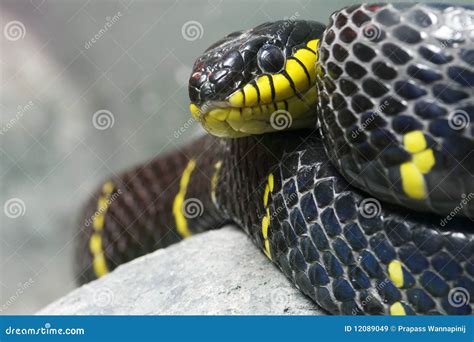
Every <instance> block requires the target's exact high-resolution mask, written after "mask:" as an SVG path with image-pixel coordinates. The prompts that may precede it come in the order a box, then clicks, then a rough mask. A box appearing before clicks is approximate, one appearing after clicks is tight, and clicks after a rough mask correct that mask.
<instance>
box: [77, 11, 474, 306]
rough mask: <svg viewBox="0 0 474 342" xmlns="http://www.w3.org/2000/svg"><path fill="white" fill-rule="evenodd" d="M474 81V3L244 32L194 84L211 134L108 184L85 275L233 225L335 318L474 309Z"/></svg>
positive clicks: (89, 231) (200, 117) (86, 218)
mask: <svg viewBox="0 0 474 342" xmlns="http://www.w3.org/2000/svg"><path fill="white" fill-rule="evenodd" d="M473 89H474V7H472V6H471V7H470V6H454V5H426V4H414V3H410V4H378V5H355V6H351V7H348V8H344V9H342V10H340V11H337V12H335V13H334V14H333V15H332V16H331V18H330V22H329V25H327V26H324V25H322V24H319V23H316V22H311V21H303V20H291V19H290V20H285V21H276V22H271V23H265V24H262V25H260V26H258V27H256V28H254V29H251V30H248V31H242V32H235V33H232V34H230V35H228V36H226V37H225V38H223V39H222V40H221V41H219V42H217V43H215V44H214V45H212V46H211V47H210V48H209V49H207V50H206V51H205V52H204V54H203V55H202V56H201V57H199V58H198V60H197V61H196V63H195V64H194V68H193V72H192V75H191V78H190V81H189V95H190V99H191V105H190V109H191V112H192V114H193V117H194V118H195V119H196V120H197V121H199V122H200V123H201V124H202V125H203V126H204V128H206V130H208V131H209V132H210V133H211V134H212V135H206V136H204V137H202V138H200V139H198V140H197V141H195V142H193V143H192V144H190V145H187V146H184V147H183V148H181V149H180V150H179V151H175V152H173V153H171V154H168V155H165V156H159V157H157V158H156V159H153V160H151V161H150V162H148V163H146V164H144V165H141V166H138V167H136V168H134V169H132V170H130V171H128V172H125V173H123V174H122V175H120V176H119V177H115V178H112V179H109V180H107V181H106V182H105V183H104V184H103V186H102V187H101V188H100V189H99V190H98V191H97V193H96V195H95V196H94V197H93V198H92V199H91V201H90V202H89V204H88V205H87V207H86V210H85V213H84V214H83V216H82V221H81V225H82V229H81V234H80V239H78V248H77V251H78V252H77V260H78V267H77V273H78V275H79V276H80V278H81V281H82V282H86V281H89V280H91V279H94V278H96V277H100V276H101V275H103V274H105V273H107V272H109V271H111V270H113V269H114V268H115V267H117V266H118V265H120V264H122V263H124V262H127V261H129V260H132V259H134V258H136V257H138V256H140V255H143V254H146V253H149V252H151V251H153V250H156V249H158V248H163V247H166V246H168V245H170V244H173V243H175V242H177V241H180V240H181V239H183V238H186V237H188V236H190V235H193V234H197V233H199V232H202V231H204V230H209V229H215V228H219V227H221V226H223V225H224V224H225V223H229V222H232V223H234V224H236V225H238V226H240V227H242V228H243V229H244V230H245V232H246V233H247V234H248V235H249V236H250V237H251V238H252V240H253V241H254V242H255V244H256V245H257V246H258V247H259V248H261V249H262V250H263V252H264V253H265V254H266V256H267V257H268V258H269V259H271V260H272V261H273V262H274V263H275V264H276V265H277V266H278V267H279V268H280V269H281V270H282V271H283V272H284V274H285V275H286V276H287V277H288V278H289V279H290V280H291V281H292V282H293V283H294V284H295V285H296V286H297V287H298V288H299V289H300V290H301V291H302V292H303V293H304V294H306V295H307V296H309V297H310V298H311V299H313V300H314V302H315V303H317V305H319V306H320V307H322V308H323V309H325V310H326V311H327V312H329V313H333V314H391V315H405V314H471V313H472V312H473V308H474V253H473V252H474V236H473V233H474V224H473V219H474V139H473V137H474V126H473V125H472V123H471V122H472V120H474V93H473ZM262 133H265V134H262ZM203 248H206V246H203Z"/></svg>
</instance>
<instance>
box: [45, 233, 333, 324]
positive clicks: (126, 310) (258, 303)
mask: <svg viewBox="0 0 474 342" xmlns="http://www.w3.org/2000/svg"><path fill="white" fill-rule="evenodd" d="M39 314H44V315H63V314H64V315H66V314H68V315H75V314H82V315H101V314H109V315H110V314H145V315H146V314H196V315H199V314H209V315H221V314H222V315H226V314H251V315H252V314H262V315H266V314H270V315H279V314H294V315H299V314H301V315H303V314H304V315H320V314H324V313H323V312H322V311H320V310H319V309H318V308H317V307H316V305H315V304H313V303H312V302H311V301H310V300H309V299H308V298H306V297H305V296H303V295H302V294H301V293H300V292H299V290H297V289H296V288H295V287H293V286H292V285H291V284H290V282H289V281H288V280H287V279H286V278H285V276H284V275H283V274H282V273H281V272H280V271H279V270H278V269H277V268H276V267H275V266H273V265H272V264H271V262H270V261H268V260H267V258H266V257H265V256H264V255H263V253H261V252H260V251H259V250H258V249H257V248H256V247H255V246H254V245H253V244H252V242H251V241H250V240H249V239H248V237H247V236H246V235H245V234H244V233H242V232H241V231H239V230H238V229H237V228H234V227H226V228H223V229H220V230H215V231H211V232H207V233H204V234H200V235H197V236H194V237H192V238H189V239H186V240H184V241H182V242H180V243H178V244H176V245H173V246H171V247H169V248H166V249H162V250H158V251H156V252H154V253H152V254H149V255H146V256H144V257H141V258H138V259H136V260H134V261H131V262H130V263H128V264H125V265H122V266H120V267H118V268H117V269H116V270H115V271H114V272H112V273H110V274H108V275H106V276H104V277H102V278H101V279H99V280H96V281H94V282H92V283H90V284H87V285H84V286H82V287H81V288H78V289H76V290H74V291H73V292H71V293H69V294H68V295H66V296H65V297H63V298H60V299H59V300H57V301H55V302H54V303H52V304H50V305H48V306H47V307H46V308H44V309H43V310H41V311H40V312H39Z"/></svg>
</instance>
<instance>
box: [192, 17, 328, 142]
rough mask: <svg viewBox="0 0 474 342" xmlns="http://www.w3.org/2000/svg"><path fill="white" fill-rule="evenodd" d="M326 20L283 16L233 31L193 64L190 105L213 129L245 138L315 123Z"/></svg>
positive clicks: (214, 133)
mask: <svg viewBox="0 0 474 342" xmlns="http://www.w3.org/2000/svg"><path fill="white" fill-rule="evenodd" d="M323 31H324V25H322V24H320V23H317V22H313V21H305V20H291V19H289V20H280V21H276V22H271V23H265V24H262V25H259V26H257V27H255V28H253V29H250V30H247V31H239V32H234V33H231V34H229V35H227V36H226V37H224V38H223V39H222V40H220V41H218V42H216V43H215V44H213V45H212V46H210V47H209V48H208V49H207V50H206V51H205V52H204V54H203V55H201V56H200V57H199V58H198V59H197V60H196V62H195V63H194V67H193V71H192V74H191V77H190V80H189V97H190V100H191V104H190V110H191V113H192V115H193V117H194V118H195V119H196V120H198V121H199V122H201V124H202V125H203V126H204V128H205V129H206V130H207V131H209V133H211V134H213V135H216V136H220V137H241V136H246V135H250V134H262V133H266V132H272V131H277V130H282V129H298V128H303V127H311V126H313V127H314V123H315V121H316V116H315V113H314V112H313V111H312V109H313V108H314V106H315V104H316V87H315V81H316V73H317V71H316V61H317V46H318V42H319V38H320V36H321V35H322V33H323Z"/></svg>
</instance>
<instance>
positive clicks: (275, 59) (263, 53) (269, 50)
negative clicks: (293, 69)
mask: <svg viewBox="0 0 474 342" xmlns="http://www.w3.org/2000/svg"><path fill="white" fill-rule="evenodd" d="M257 63H258V66H259V67H260V69H261V70H262V71H263V72H268V73H276V72H279V71H280V70H281V69H283V67H284V65H285V56H284V55H283V51H282V50H281V49H279V48H278V47H276V46H275V45H264V46H262V47H261V48H260V50H258V54H257Z"/></svg>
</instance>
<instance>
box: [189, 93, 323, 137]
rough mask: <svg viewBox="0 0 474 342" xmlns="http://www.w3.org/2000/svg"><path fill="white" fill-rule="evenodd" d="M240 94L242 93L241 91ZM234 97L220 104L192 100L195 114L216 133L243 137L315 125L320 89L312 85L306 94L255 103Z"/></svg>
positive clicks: (207, 127) (224, 135)
mask: <svg viewBox="0 0 474 342" xmlns="http://www.w3.org/2000/svg"><path fill="white" fill-rule="evenodd" d="M237 94H238V92H237ZM233 97H234V98H235V94H233V95H231V96H230V99H229V101H228V102H227V103H225V104H222V103H220V104H219V105H218V106H212V104H211V105H209V104H205V105H203V106H201V107H199V106H198V105H197V104H195V103H191V104H190V106H189V109H190V111H191V114H192V115H193V117H194V118H195V119H196V120H197V121H198V122H200V123H201V124H202V126H203V127H204V128H205V129H206V130H207V131H208V132H209V133H210V134H212V135H215V136H218V137H228V138H239V137H244V136H248V135H253V134H263V133H269V132H275V131H281V130H284V129H286V130H290V129H301V128H310V127H315V123H316V115H315V113H314V111H313V110H314V109H315V106H316V103H317V89H316V87H315V86H312V87H311V88H310V89H308V90H307V91H306V92H305V93H304V94H302V95H298V96H297V95H294V96H291V97H289V98H288V99H283V100H281V101H277V102H271V103H268V104H257V105H254V106H238V105H237V104H236V102H235V101H232V98H233Z"/></svg>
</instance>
